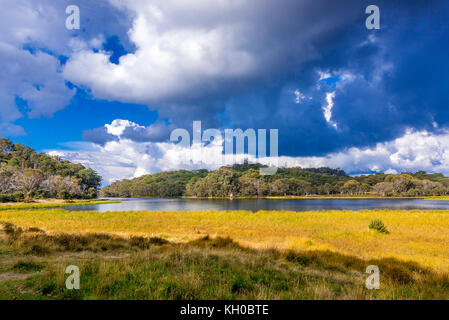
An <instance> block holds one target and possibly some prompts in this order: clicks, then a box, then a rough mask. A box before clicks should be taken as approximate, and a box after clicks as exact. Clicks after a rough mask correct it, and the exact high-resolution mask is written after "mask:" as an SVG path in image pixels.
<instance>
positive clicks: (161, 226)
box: [0, 209, 449, 299]
mask: <svg viewBox="0 0 449 320" xmlns="http://www.w3.org/2000/svg"><path fill="white" fill-rule="evenodd" d="M374 219H380V220H382V221H383V222H384V224H385V225H386V226H387V228H388V230H389V234H382V233H379V232H377V231H375V230H370V229H369V228H368V225H369V224H370V222H371V221H372V220H374ZM0 221H3V222H9V223H12V224H14V225H15V226H17V227H20V228H22V229H24V230H26V229H27V228H39V229H42V230H43V231H44V232H46V234H47V235H48V236H46V237H44V238H39V237H36V236H33V235H32V234H31V235H29V237H31V238H29V239H31V240H32V241H35V242H36V243H37V244H39V246H43V247H45V246H48V250H47V248H45V250H44V251H45V252H47V251H48V252H47V253H46V256H45V255H44V256H45V257H42V255H39V252H40V251H39V250H40V249H39V250H37V251H36V252H37V253H36V257H34V256H33V250H32V248H31V249H30V246H31V244H30V243H34V242H32V241H31V240H23V239H22V240H20V241H18V242H16V243H13V242H14V241H9V242H5V243H9V245H10V246H9V247H8V245H6V244H5V247H4V249H3V251H2V250H0V261H1V259H2V257H3V259H6V261H9V262H10V264H11V265H10V268H13V265H12V263H13V262H14V261H15V263H18V260H17V259H18V258H17V257H22V258H25V261H29V259H31V261H40V262H42V263H44V264H48V265H49V266H50V267H49V268H50V270H52V271H51V272H50V273H49V274H53V276H52V277H50V276H49V275H47V276H45V277H44V278H45V279H46V280H45V281H47V282H48V281H50V282H51V283H54V282H55V281H56V280H55V279H59V280H58V281H59V282H60V281H62V278H63V276H64V275H63V274H60V271H61V270H60V269H61V268H63V265H64V263H62V262H61V261H68V260H70V259H72V260H73V259H75V260H77V261H78V263H80V264H82V265H83V266H84V267H85V268H87V270H89V268H90V267H89V264H87V266H86V263H87V262H86V261H95V263H97V264H98V265H97V267H95V268H97V269H98V268H99V269H98V270H100V271H99V272H100V273H101V272H106V273H107V272H112V271H111V269H110V268H113V269H114V268H115V269H114V270H115V271H114V273H118V275H117V277H118V278H120V277H121V276H123V275H122V272H125V271H122V268H123V270H128V271H129V272H131V273H132V272H138V271H136V270H140V269H139V268H143V267H142V266H141V264H142V263H143V264H145V263H144V261H147V260H145V259H150V260H151V261H153V263H156V261H157V263H162V264H164V263H165V267H163V268H167V270H165V271H164V272H165V273H163V274H161V275H160V277H159V278H158V281H161V282H160V283H159V282H158V284H154V285H155V286H156V287H157V290H156V291H157V292H158V294H157V295H155V296H152V295H148V294H147V293H145V294H143V293H142V295H138V296H133V295H132V293H131V292H130V291H132V290H125V291H124V292H127V294H125V293H123V294H122V293H120V292H122V291H114V292H115V293H114V294H111V293H108V291H107V292H106V293H105V292H104V291H101V292H97V291H95V290H96V289H91V291H89V292H88V293H86V295H82V296H80V298H87V299H89V298H129V297H131V296H132V297H133V298H156V299H159V298H163V299H171V298H182V299H183V298H194V299H197V298H199V299H202V298H206V299H215V298H225V299H239V298H254V299H259V298H261V299H263V298H271V299H276V298H286V299H302V298H311V299H347V298H349V299H371V298H383V299H426V298H437V299H449V277H448V275H449V211H443V210H411V211H403V210H362V211H337V210H331V211H309V212H288V211H259V212H256V213H253V212H249V211H177V212H153V211H140V212H107V213H100V212H93V211H89V212H73V211H72V212H69V211H67V210H64V209H49V210H40V209H35V210H4V211H1V212H0ZM31 230H32V229H31ZM99 233H101V234H108V235H109V236H111V235H113V236H114V237H119V238H120V239H131V240H132V239H134V238H133V237H142V238H138V239H150V240H151V239H161V238H162V239H166V240H168V241H169V242H170V244H166V245H162V246H161V247H158V248H157V249H156V248H155V249H148V250H149V251H143V252H140V251H139V252H138V253H136V252H134V251H133V250H134V249H132V250H131V249H130V248H133V247H132V246H128V245H124V246H123V247H121V245H119V246H118V247H117V248H122V249H123V248H124V249H123V250H125V251H123V250H122V249H120V250H119V251H118V253H114V252H115V251H114V250H115V249H110V247H111V246H110V245H106V244H101V245H98V244H97V242H98V241H97V240H95V241H94V240H92V241H93V242H92V243H94V244H95V245H94V244H92V245H90V242H89V241H90V240H89V241H87V240H83V241H84V242H83V241H81V240H79V241H81V242H80V243H81V244H83V243H84V245H85V246H86V247H88V246H91V247H90V249H86V250H88V251H89V252H90V253H89V254H88V255H87V258H86V256H84V255H81V256H80V254H81V253H79V252H82V251H83V250H84V249H85V248H84V247H83V246H84V245H78V247H76V246H75V247H76V248H77V249H76V250H75V249H73V248H72V249H73V250H75V252H78V253H76V255H75V256H73V253H72V254H71V255H67V252H66V251H67V250H68V251H70V250H72V249H70V250H69V249H67V248H68V247H67V245H66V244H64V246H66V247H65V249H64V250H62V249H60V248H59V247H58V248H59V249H52V248H53V247H52V246H60V245H61V243H62V242H61V240H60V239H61V237H62V235H64V237H69V236H70V235H71V236H74V237H75V236H76V237H81V236H83V235H84V236H86V237H89V235H92V234H99ZM24 235H25V233H24ZM206 236H209V237H210V239H218V241H221V240H220V239H224V238H227V237H229V238H230V239H232V240H233V241H235V243H234V242H232V240H229V241H231V242H232V244H233V245H232V246H231V247H230V248H231V249H229V248H228V246H227V245H225V246H224V247H220V246H214V245H211V246H207V248H208V249H207V250H205V249H201V248H198V246H199V243H198V242H195V241H198V239H201V238H203V239H208V238H207V237H206ZM23 237H25V236H23ZM27 237H28V235H27ZM51 237H56V238H55V239H56V240H54V239H53V238H51ZM58 237H59V238H58ZM94 237H95V236H94ZM205 237H206V238H205ZM19 238H20V237H19ZM100 238H101V237H100ZM24 239H28V238H24ZM43 239H44V240H43ZM52 239H53V240H52ZM58 239H59V240H58ZM77 239H78V238H77ZM101 239H102V238H101ZM136 239H137V238H136ZM30 241H31V242H30ZM39 241H40V242H39ZM58 241H59V242H58ZM64 241H66V240H64ZM77 241H78V240H77ZM86 241H87V242H86ZM108 241H109V240H108ZM114 241H115V240H114ZM117 241H118V240H117ZM120 241H125V240H120ZM126 241H127V240H126ZM132 241H134V240H132ZM139 241H140V240H139ZM45 242H48V243H47V244H46V243H45ZM225 242H226V241H225ZM55 243H56V244H55ZM64 243H65V242H64ZM226 243H227V242H226ZM234 244H235V246H234ZM22 245H23V246H24V247H23V248H22V247H21V246H22ZM27 246H28V247H27ZM95 246H100V247H101V248H103V249H101V250H100V249H98V250H97V249H95V248H94V247H95ZM25 247H26V248H28V249H26V250H28V253H27V251H26V250H25V249H24V248H25ZM69 247H70V246H69ZM200 247H201V246H200ZM33 248H34V247H33ZM54 248H56V247H54ZM164 248H165V249H164ZM245 248H250V249H245ZM29 250H31V254H30V251H29ZM52 250H53V251H52ZM73 250H72V251H73ZM110 250H112V251H110ZM129 250H131V251H129ZM248 250H249V251H248ZM111 252H112V253H113V254H112V253H111ZM274 252H276V253H274ZM168 253H170V254H168ZM121 254H125V256H126V257H127V258H126V259H122V260H120V259H119V261H116V260H114V259H113V261H112V260H111V259H110V256H111V255H112V256H113V257H116V256H117V257H120V256H121ZM191 255H193V256H194V257H196V258H195V259H198V261H200V260H201V262H198V263H196V262H195V263H193V265H191V264H192V261H196V260H195V259H194V260H192V259H193V258H192V256H191ZM210 256H214V257H215V256H218V257H219V258H217V259H218V262H220V263H219V265H220V266H221V267H216V266H214V268H213V270H212V271H210V272H212V274H214V272H216V273H217V275H218V274H221V273H223V272H225V273H226V272H227V271H226V270H228V269H226V268H229V270H231V271H232V272H231V271H229V272H230V274H229V277H230V278H229V279H227V278H226V277H225V280H223V283H221V284H218V285H217V286H218V289H217V290H221V291H220V292H221V293H222V294H221V295H214V294H213V293H211V292H209V293H208V294H204V292H203V291H195V290H200V288H197V287H195V286H196V285H194V283H198V285H199V286H200V284H201V285H202V286H203V289H201V290H207V288H208V283H209V282H207V281H206V280H207V279H205V278H204V277H206V278H208V276H207V275H205V274H203V273H202V271H201V270H202V268H205V269H207V268H209V267H210V266H209V263H210V261H209V259H210ZM68 257H71V258H70V259H69V258H68ZM176 257H177V258H176ZM8 259H9V260H8ZM33 259H34V260H33ZM36 259H37V260H36ZM67 259H68V260H67ZM80 259H81V261H79V260H80ZM86 259H87V260H86ZM129 259H131V260H129ZM158 259H159V260H158ZM173 259H175V261H178V260H179V261H178V263H181V265H178V264H176V263H175V262H173ZM214 259H216V258H214ZM220 259H225V260H226V263H224V262H223V263H224V265H225V266H226V267H223V266H222V265H221V263H222V261H221V260H220ZM52 261H53V262H52ZM56 261H59V262H56ZM102 261H103V262H102ZM104 261H108V262H104ZM137 261H139V262H137ZM164 261H165V262H164ZM183 261H184V262H183ZM186 261H187V262H186ZM304 261H314V262H313V263H311V264H310V265H309V263H306V264H304V263H303V262H304ZM163 262H164V263H163ZM218 262H217V263H218ZM67 263H68V262H67ZM183 263H186V265H185V266H184V267H183V266H182V264H183ZM234 263H241V264H238V265H236V266H234ZM292 263H293V264H292ZM298 263H299V265H300V266H301V268H305V269H298ZM369 264H378V265H379V266H380V268H381V272H382V270H387V271H386V274H385V277H386V278H387V279H390V280H388V281H387V283H388V285H387V288H386V289H385V291H379V292H374V291H368V290H366V289H364V283H363V279H364V278H365V276H363V273H364V271H365V270H364V268H366V266H368V265H369ZM175 265H176V266H175ZM133 266H134V267H133ZM199 266H201V268H199ZM153 267H154V266H153ZM159 267H161V266H159ZM253 267H257V268H259V269H260V270H264V271H263V272H267V273H268V274H271V273H273V274H272V275H271V276H267V279H270V277H274V278H273V279H275V278H276V277H280V276H281V275H283V277H284V276H285V277H286V280H285V281H287V283H289V284H290V285H287V284H286V285H285V286H286V287H285V291H282V290H280V289H279V290H278V289H276V290H277V291H273V290H274V289H273V288H272V286H271V284H270V285H267V286H268V287H267V288H265V287H260V288H259V287H257V286H256V284H257V283H259V282H260V281H256V280H254V279H253V277H255V276H254V275H252V274H247V273H249V272H253V271H254V270H252V268H253ZM58 268H59V269H58ZM133 268H135V269H133ZM192 268H193V269H192ZM217 268H218V269H217ZM220 268H224V270H225V271H223V270H222V271H219V270H220ZM266 268H269V270H266ZM345 268H347V270H346V269H345ZM55 270H59V271H58V272H59V273H57V276H56V275H55V273H54V272H55ZM98 270H97V271H98ZM101 270H102V271H101ZM108 270H109V271H108ZM132 270H134V271H132ZM145 270H146V269H145ZM145 270H141V271H139V272H143V273H145V272H147V271H145ZM249 270H252V271H249ZM187 271H188V272H190V273H189V274H188V275H187V274H185V272H187ZM4 272H11V270H10V269H8V268H6V269H5V271H4ZM52 272H53V273H52ZM254 272H256V271H254ZM261 272H262V271H261ZM242 273H243V274H246V275H247V276H248V277H249V278H248V279H249V280H241V281H240V280H239V281H240V282H242V281H243V283H246V282H247V283H249V284H248V288H246V287H245V286H243V287H244V288H246V289H244V290H243V289H242V290H243V291H237V292H234V291H232V288H234V287H233V286H234V285H235V283H234V282H235V281H236V280H235V277H236V274H237V275H238V276H239V277H243V278H242V279H246V278H245V277H244V276H242ZM297 273H298V274H297ZM264 274H265V273H264ZM311 274H313V275H314V277H312V278H313V279H312V278H311V279H312V280H304V279H303V278H301V277H304V276H306V275H311ZM120 275H121V276H120ZM1 277H2V276H1V269H0V280H1ZM42 277H43V276H41V278H39V277H37V278H36V279H41V280H42V279H44V278H42ZM185 277H188V278H189V279H184V278H185ZM211 277H212V275H211ZM217 277H218V276H217ZM296 277H300V278H301V279H303V280H301V281H306V283H307V285H303V286H301V285H299V284H298V282H297V281H299V280H298V279H299V278H296ZM100 278H101V277H100ZM125 278H126V277H125ZM101 279H102V280H101V281H103V282H105V283H108V281H112V280H113V279H114V277H112V278H111V279H112V280H111V279H103V278H101ZM126 279H128V278H126ZM164 279H165V280H164ZM167 279H169V280H167ZM170 279H171V280H170ZM183 279H184V280H183ZM226 279H227V280H226ZM239 279H240V278H239ZM276 279H277V278H276ZM282 279H283V278H282ZM282 279H281V280H282ZM306 279H307V278H306ZM326 279H327V280H326ZM398 279H399V280H398ZM401 279H402V280H401ZM403 279H408V280H403ZM413 279H414V280H413ZM41 280H39V281H41ZM215 280H216V281H218V282H219V283H220V280H219V278H217V279H215ZM215 280H214V281H215ZM281 280H279V279H278V280H273V281H274V282H276V283H277V285H278V284H279V281H281ZM17 281H18V283H20V280H17ZM24 281H25V280H24ZM36 281H37V282H35V283H34V286H36V285H37V284H36V283H39V284H40V285H41V284H42V283H41V282H42V281H44V280H42V281H41V282H39V281H38V280H36ZM58 281H56V283H59V282H58ZM92 281H93V282H92V283H94V280H92ZM97 281H99V280H98V279H97ZM117 281H118V280H117ZM126 281H128V280H126ZM167 281H168V282H167ZM245 281H246V282H245ZM265 281H269V280H265ZM282 281H284V280H282ZM282 281H281V282H282ZM307 281H309V282H307ZM4 282H5V281H4ZM6 282H7V283H9V282H8V281H6ZM228 282H229V283H228ZM240 282H238V283H240ZM253 282H254V284H253ZM1 283H2V282H1V281H0V298H2V297H3V298H8V297H10V296H8V295H7V294H4V295H3V296H2V293H1V290H2V288H4V286H5V284H3V287H2V285H1ZM145 283H146V282H145ZM167 283H168V284H167ZM173 283H176V285H175V287H176V288H178V289H179V290H178V289H176V290H177V291H176V290H175V291H176V292H177V293H176V294H174V293H173V292H175V291H173V290H174V289H173V288H172V289H173V290H172V289H167V290H168V291H163V290H162V289H160V288H161V286H162V288H165V287H166V286H169V287H170V288H171V286H172V285H173ZM58 285H59V284H58ZM111 285H112V284H111ZM142 285H143V284H136V283H133V284H129V285H127V286H128V287H129V288H134V289H133V290H134V291H135V290H137V289H135V287H133V286H137V288H140V289H142V288H141V286H142ZM147 285H150V284H149V283H147ZM209 285H211V286H212V287H213V285H212V284H210V283H209ZM55 286H56V287H58V286H57V285H55ZM91 286H92V288H95V287H96V286H95V285H93V284H91ZM183 286H186V288H190V287H192V286H194V287H195V288H193V287H192V288H191V290H190V289H189V290H187V289H182V288H181V289H180V288H179V287H183ZM100 287H101V286H100ZM228 287H229V288H228ZM281 287H282V286H281ZM8 288H10V289H11V290H13V291H14V290H16V291H14V292H17V290H19V289H17V287H14V286H12V287H11V284H10V285H9V287H8ZM58 288H59V287H58ZM226 288H228V289H229V290H228V289H226ZM251 288H252V289H251ZM255 288H257V290H256V289H255ZM276 288H277V287H276ZM282 288H283V287H282ZM282 288H281V289H282ZM140 289H139V290H140ZM4 290H6V289H4ZM61 290H62V289H61ZM61 290H60V291H57V292H59V295H58V294H56V296H57V297H58V298H64V297H65V295H64V294H65V293H64V291H63V290H62V291H61ZM92 290H93V291H92ZM98 290H100V289H98ZM160 290H162V291H160ZM183 290H184V291H183ZM185 290H187V291H185ZM226 290H228V291H229V292H228V291H226ZM245 290H246V291H245ZM18 292H19V293H16V294H17V295H18V296H19V297H20V290H19V291H18ZM95 292H96V293H95ZM161 292H162V293H161ZM121 294H122V295H121ZM27 297H28V296H27ZM30 297H31V298H35V297H34V296H30ZM70 297H71V296H68V298H70Z"/></svg>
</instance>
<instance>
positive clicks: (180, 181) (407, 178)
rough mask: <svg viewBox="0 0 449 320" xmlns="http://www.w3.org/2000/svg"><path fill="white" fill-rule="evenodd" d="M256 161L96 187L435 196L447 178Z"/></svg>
mask: <svg viewBox="0 0 449 320" xmlns="http://www.w3.org/2000/svg"><path fill="white" fill-rule="evenodd" d="M260 167H261V165H258V164H241V165H234V166H232V167H221V168H220V169H218V170H215V171H210V172H209V171H207V170H196V171H187V170H180V171H172V172H161V173H157V174H150V175H145V176H142V177H139V178H136V179H132V180H122V181H117V182H115V183H113V184H111V185H110V186H107V187H105V188H103V189H102V190H101V194H102V195H103V196H109V197H180V196H194V197H223V198H225V197H226V198H227V197H252V196H259V197H263V196H309V195H351V196H355V195H377V196H437V195H446V194H448V193H449V178H447V177H444V176H443V175H442V174H439V173H435V174H428V173H425V172H422V171H420V172H416V173H403V174H395V175H393V174H372V175H363V176H357V177H351V176H348V175H347V174H346V173H345V172H344V171H342V170H339V169H330V168H312V169H304V168H279V169H278V171H277V173H276V174H274V175H265V176H262V175H260V174H259V168H260Z"/></svg>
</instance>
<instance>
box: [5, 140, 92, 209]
mask: <svg viewBox="0 0 449 320" xmlns="http://www.w3.org/2000/svg"><path fill="white" fill-rule="evenodd" d="M100 182H101V177H100V176H99V175H98V174H97V173H96V172H95V171H94V170H92V169H87V168H85V167H84V166H83V165H81V164H74V163H71V162H69V161H67V160H61V159H59V158H58V157H52V156H49V155H47V154H44V153H36V152H35V151H34V150H33V149H31V148H29V147H27V146H24V145H22V144H19V143H13V142H11V141H10V140H8V139H0V202H8V201H22V200H24V199H33V198H62V199H72V198H95V197H96V196H97V191H98V187H99V185H100Z"/></svg>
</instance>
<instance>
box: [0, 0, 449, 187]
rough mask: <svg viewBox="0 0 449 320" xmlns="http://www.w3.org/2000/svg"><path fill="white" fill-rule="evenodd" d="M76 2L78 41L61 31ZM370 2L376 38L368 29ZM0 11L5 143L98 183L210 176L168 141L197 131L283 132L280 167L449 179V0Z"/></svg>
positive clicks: (98, 4)
mask: <svg viewBox="0 0 449 320" xmlns="http://www.w3.org/2000/svg"><path fill="white" fill-rule="evenodd" d="M71 4H75V5H77V6H78V7H79V8H80V16H81V20H80V26H81V28H80V30H68V29H66V28H65V20H66V18H67V17H68V15H67V14H66V13H65V8H66V7H67V6H68V5H71ZM370 4H376V5H377V6H378V7H379V8H380V29H379V30H367V28H366V26H365V20H366V18H367V17H368V15H367V14H366V13H365V8H366V7H367V6H368V5H370ZM0 6H1V7H0V9H2V10H0V11H1V13H0V18H1V19H0V21H1V22H0V27H1V29H2V34H1V35H0V60H1V61H2V62H3V64H4V68H3V72H2V74H1V75H0V102H1V104H0V125H1V127H0V135H1V136H3V137H8V138H10V139H12V140H13V141H18V142H21V143H24V144H26V145H29V146H31V147H33V148H35V149H37V150H39V151H44V152H49V153H51V154H55V155H59V156H61V157H63V158H67V159H69V160H71V161H75V162H80V163H83V164H85V165H87V166H90V167H92V168H94V169H96V170H98V171H99V172H100V174H102V176H103V177H104V178H105V183H108V182H110V181H113V180H114V179H121V178H129V177H133V176H138V175H140V174H144V173H150V172H157V171H161V170H174V169H179V168H183V167H185V168H194V167H201V165H186V164H183V163H182V162H181V161H179V159H177V157H178V156H179V154H182V153H183V152H184V151H183V150H178V149H176V147H175V146H173V144H172V143H170V142H169V136H170V132H171V131H172V130H173V129H176V128H185V129H188V130H189V131H190V130H191V128H192V121H194V120H200V121H201V122H202V125H203V128H218V129H220V130H224V129H226V128H231V129H235V128H242V129H247V128H254V129H272V128H273V129H278V130H279V154H280V155H281V156H282V158H281V164H282V165H286V166H293V165H300V166H321V165H328V166H332V167H341V168H343V169H344V170H346V171H347V172H349V173H352V174H357V173H367V172H405V171H417V170H426V171H441V172H444V173H447V174H449V164H448V161H449V149H447V144H448V142H447V141H448V133H447V129H448V126H449V123H448V121H449V112H448V111H447V110H448V104H449V96H448V94H447V87H448V85H447V74H448V72H449V63H448V61H447V57H448V53H449V24H448V23H447V21H448V18H449V4H448V2H447V1H438V0H434V1H426V2H424V1H405V0H404V1H377V2H376V3H374V2H372V1H359V0H357V1H356V0H354V1H352V0H348V1H338V2H337V1H324V0H317V1H297V0H282V1H271V0H260V1H259V0H258V1H256V0H245V1H240V2H238V3H237V2H228V1H216V2H211V1H206V0H199V1H195V2H186V1H175V0H170V1H143V0H127V1H116V0H110V1H107V0H101V1H95V2H91V1H85V0H82V1H58V2H55V1H50V0H36V1H31V0H5V1H2V4H1V5H0ZM203 166H204V167H207V168H214V166H213V165H207V164H203Z"/></svg>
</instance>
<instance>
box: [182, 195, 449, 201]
mask: <svg viewBox="0 0 449 320" xmlns="http://www.w3.org/2000/svg"><path fill="white" fill-rule="evenodd" d="M183 198H186V199H229V197H183ZM232 199H233V200H238V199H271V200H285V199H302V200H313V199H318V200H320V199H424V200H441V201H447V200H449V197H448V196H431V197H405V196H397V197H394V196H393V197H382V196H376V195H355V196H350V195H328V196H326V195H317V196H315V195H314V196H262V197H258V196H251V197H238V196H234V197H232Z"/></svg>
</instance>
